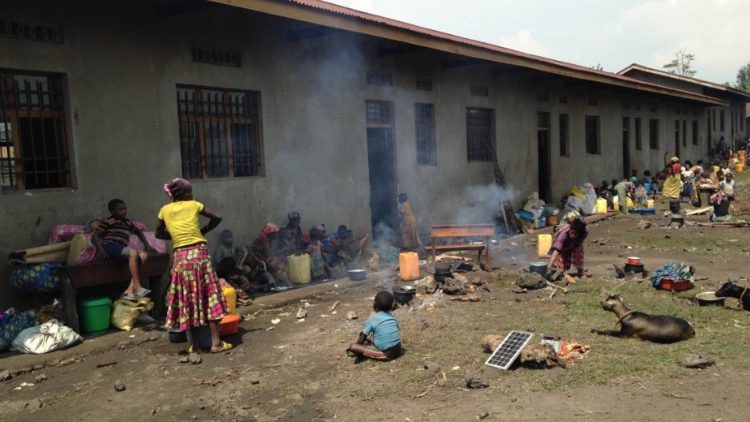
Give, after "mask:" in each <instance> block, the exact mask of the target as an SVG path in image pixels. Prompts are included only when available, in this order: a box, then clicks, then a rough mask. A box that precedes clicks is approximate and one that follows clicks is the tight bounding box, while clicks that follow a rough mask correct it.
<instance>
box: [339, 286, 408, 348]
mask: <svg viewBox="0 0 750 422" xmlns="http://www.w3.org/2000/svg"><path fill="white" fill-rule="evenodd" d="M393 300H394V299H393V295H392V294H390V293H389V292H386V291H380V292H378V293H377V294H376V295H375V300H374V301H373V304H372V308H373V309H374V310H375V314H374V315H372V316H371V317H370V318H369V319H368V320H367V322H366V323H365V328H364V329H362V332H361V333H359V337H357V342H356V343H354V344H352V345H351V346H349V348H348V349H347V350H346V352H347V354H348V355H349V356H352V357H356V358H357V359H358V360H360V359H364V358H370V359H375V360H381V361H388V360H391V359H395V358H397V357H399V356H400V355H401V330H400V329H399V326H398V320H397V319H396V318H394V317H393V315H391V309H392V308H393ZM370 334H372V340H369V339H368V338H367V337H368V336H369V335H370Z"/></svg>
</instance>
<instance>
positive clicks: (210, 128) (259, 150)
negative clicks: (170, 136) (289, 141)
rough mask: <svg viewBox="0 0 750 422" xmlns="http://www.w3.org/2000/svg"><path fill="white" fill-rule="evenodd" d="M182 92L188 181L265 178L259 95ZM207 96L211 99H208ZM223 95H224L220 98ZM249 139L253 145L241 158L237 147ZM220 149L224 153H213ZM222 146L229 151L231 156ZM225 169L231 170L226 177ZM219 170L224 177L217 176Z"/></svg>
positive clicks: (180, 88) (185, 88)
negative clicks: (245, 139) (224, 167)
mask: <svg viewBox="0 0 750 422" xmlns="http://www.w3.org/2000/svg"><path fill="white" fill-rule="evenodd" d="M176 88H177V113H178V120H179V138H180V152H181V159H182V174H183V177H184V178H186V179H191V180H216V179H222V178H233V179H234V178H250V177H262V176H264V175H265V160H264V151H263V118H262V115H263V114H262V108H261V94H260V92H259V91H250V90H240V89H232V88H219V87H207V86H198V85H184V84H177V87H176ZM205 92H207V94H208V97H206V96H204V93H205ZM188 93H192V96H188V95H187V94H188ZM183 94H185V95H184V96H183ZM212 94H213V98H211V95H212ZM218 94H221V98H220V99H219V98H218ZM243 138H247V140H248V142H249V143H248V144H246V145H243V147H244V148H243V149H244V150H245V151H243V153H242V154H239V152H237V151H236V149H237V147H238V146H239V144H238V142H241V141H243V140H244V139H243ZM217 143H218V144H219V145H218V146H217V145H216V144H217ZM221 143H223V144H224V145H223V146H222V145H221ZM209 144H210V145H209ZM214 148H218V149H219V150H218V151H213V150H214ZM222 148H226V152H225V154H224V153H222V151H221V149H222ZM209 150H212V151H209ZM238 157H243V158H241V159H240V158H238ZM209 159H210V161H211V163H209ZM217 162H218V164H217ZM222 165H224V166H226V173H224V171H223V170H222V168H221V166H222ZM195 166H197V167H195ZM217 166H218V167H217ZM217 168H218V170H220V171H221V174H214V172H216V171H217ZM238 173H239V174H238Z"/></svg>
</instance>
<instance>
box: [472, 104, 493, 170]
mask: <svg viewBox="0 0 750 422" xmlns="http://www.w3.org/2000/svg"><path fill="white" fill-rule="evenodd" d="M466 148H467V158H468V160H469V161H493V160H494V158H495V110H494V109H491V108H471V107H470V108H467V109H466Z"/></svg>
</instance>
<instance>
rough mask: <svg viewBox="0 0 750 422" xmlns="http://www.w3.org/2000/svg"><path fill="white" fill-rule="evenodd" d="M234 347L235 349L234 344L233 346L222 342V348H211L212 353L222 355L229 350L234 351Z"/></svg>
mask: <svg viewBox="0 0 750 422" xmlns="http://www.w3.org/2000/svg"><path fill="white" fill-rule="evenodd" d="M233 347H234V346H232V344H231V343H227V342H226V341H222V342H221V346H219V347H218V348H216V347H211V353H221V352H226V351H228V350H232V348H233Z"/></svg>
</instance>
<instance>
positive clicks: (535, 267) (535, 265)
mask: <svg viewBox="0 0 750 422" xmlns="http://www.w3.org/2000/svg"><path fill="white" fill-rule="evenodd" d="M529 272H532V273H537V274H539V275H541V276H544V275H547V263H546V262H544V261H537V262H532V263H531V264H529Z"/></svg>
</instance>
